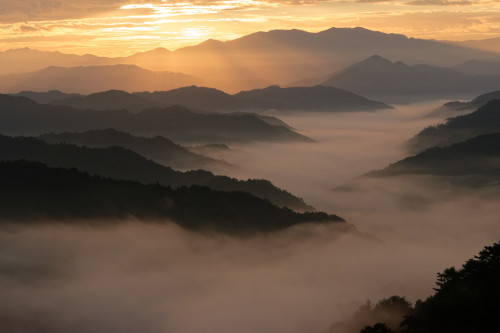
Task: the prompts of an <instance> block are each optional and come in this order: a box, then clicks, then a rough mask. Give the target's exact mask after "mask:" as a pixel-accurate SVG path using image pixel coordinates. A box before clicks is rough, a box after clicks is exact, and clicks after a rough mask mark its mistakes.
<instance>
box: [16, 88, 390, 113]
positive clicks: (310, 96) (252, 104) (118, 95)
mask: <svg viewBox="0 0 500 333" xmlns="http://www.w3.org/2000/svg"><path fill="white" fill-rule="evenodd" d="M13 95H15V96H24V97H28V98H31V99H33V100H35V101H37V102H39V103H46V104H49V103H50V104H53V105H67V106H71V107H73V108H76V109H83V110H86V109H90V110H101V111H103V110H121V109H126V110H129V111H133V112H139V111H142V110H145V109H149V108H152V107H167V106H172V105H183V106H185V107H188V108H191V109H199V110H204V111H216V112H218V111H222V112H229V111H240V112H242V111H247V112H248V111H255V112H260V111H268V110H275V111H324V112H341V111H367V110H379V109H389V108H391V106H389V105H387V104H384V103H381V102H376V101H372V100H369V99H367V98H364V97H362V96H358V95H356V94H353V93H350V92H348V91H344V90H341V89H337V88H334V87H326V86H314V87H301V88H280V87H278V86H271V87H268V88H265V89H256V90H251V91H242V92H239V93H237V94H234V95H230V94H227V93H225V92H223V91H221V90H217V89H214V88H206V87H197V86H190V87H182V88H177V89H172V90H168V91H155V92H138V93H133V94H130V93H127V92H125V91H120V90H110V91H104V92H99V93H94V94H90V95H86V96H84V95H79V94H64V93H62V92H60V91H48V92H47V93H41V92H31V91H22V92H20V93H17V94H13ZM262 119H263V120H265V119H269V118H262Z"/></svg>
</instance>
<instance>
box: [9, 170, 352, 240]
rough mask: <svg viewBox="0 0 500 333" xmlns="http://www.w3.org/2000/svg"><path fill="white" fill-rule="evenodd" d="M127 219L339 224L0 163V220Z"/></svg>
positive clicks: (198, 194)
mask: <svg viewBox="0 0 500 333" xmlns="http://www.w3.org/2000/svg"><path fill="white" fill-rule="evenodd" d="M131 217H132V218H139V219H141V220H144V221H152V222H157V223H165V222H168V221H174V222H175V223H177V224H179V225H180V226H181V227H183V228H186V229H190V230H200V231H215V232H223V233H228V234H232V235H251V234H254V233H261V232H272V231H278V230H282V229H285V228H288V227H291V226H293V225H296V224H299V223H311V222H314V223H332V222H335V223H339V222H344V220H343V219H341V218H340V217H338V216H335V215H328V214H326V213H296V212H294V211H292V210H290V209H288V208H279V207H277V206H275V205H273V204H272V203H270V202H269V201H268V200H265V199H259V198H257V197H255V196H253V195H251V194H248V193H244V192H223V191H215V190H211V189H209V188H207V187H200V186H192V187H180V188H177V189H172V188H170V187H164V186H161V185H159V184H152V185H144V184H141V183H139V182H134V181H123V180H114V179H111V178H103V177H100V176H90V175H89V174H87V173H82V172H80V171H77V170H76V169H63V168H49V167H47V166H45V165H43V164H41V163H37V162H28V161H13V162H5V161H3V162H0V221H3V222H10V223H19V222H24V223H37V222H39V221H47V220H48V221H52V222H66V223H92V224H98V225H104V224H108V223H115V222H116V221H117V220H118V219H127V218H131ZM348 228H349V226H348V225H346V229H348Z"/></svg>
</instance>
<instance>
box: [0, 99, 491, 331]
mask: <svg viewBox="0 0 500 333" xmlns="http://www.w3.org/2000/svg"><path fill="white" fill-rule="evenodd" d="M441 104H442V101H437V102H433V103H427V104H418V105H413V106H397V107H396V108H395V109H394V110H386V111H378V112H354V113H331V114H328V113H313V114H307V113H302V114H285V115H279V118H280V119H283V120H284V121H285V122H286V123H288V124H289V125H291V126H292V127H294V128H296V129H297V130H298V131H299V132H300V133H301V134H304V135H307V136H308V137H311V138H313V139H314V140H316V141H317V142H316V143H299V144H296V143H294V144H282V143H281V144H274V143H259V144H245V145H236V146H232V147H231V148H232V149H234V151H233V152H234V153H231V151H230V152H225V153H224V156H223V157H224V159H225V160H226V161H227V162H229V163H231V164H234V165H237V166H239V167H240V168H239V169H234V168H233V169H231V170H228V173H229V175H230V176H235V177H238V178H244V179H246V178H265V179H269V180H271V181H272V182H273V183H274V184H275V185H277V186H279V187H281V188H284V189H286V190H288V191H290V192H291V193H293V194H295V195H298V196H300V197H302V198H304V199H305V201H306V202H307V203H308V204H311V205H313V206H314V207H316V208H317V209H319V210H324V211H326V212H329V213H335V214H337V215H339V216H341V217H343V218H345V219H346V220H347V221H348V223H350V224H353V225H354V226H355V227H356V229H357V231H352V230H350V231H347V230H346V228H345V227H343V226H340V225H299V226H295V227H293V228H290V229H287V230H285V231H282V232H276V233H271V234H267V235H261V236H254V237H250V238H234V237H230V236H223V235H219V234H202V233H194V232H188V231H185V230H182V229H180V228H179V227H177V226H176V225H174V224H146V223H142V222H141V221H125V222H123V221H121V222H120V223H116V224H112V225H108V226H106V227H91V226H72V225H70V224H57V225H55V224H51V223H50V222H49V223H40V224H39V225H37V226H33V225H31V226H13V225H8V224H5V225H4V226H3V227H2V229H1V230H0V281H1V283H0V294H1V295H2V299H3V300H5V301H3V302H2V303H3V305H0V318H1V320H0V325H2V327H1V330H2V331H11V329H12V328H14V327H15V328H17V329H18V331H20V332H69V331H71V332H75V333H78V332H126V333H128V332H183V333H191V332H193V333H194V332H208V333H210V332H242V333H246V332H249V333H250V332H263V333H266V332H275V333H282V332H283V333H284V332H287V333H299V332H311V333H313V332H326V331H327V330H328V328H329V326H330V324H332V323H333V322H335V321H338V320H342V319H345V318H346V317H349V316H350V315H351V314H352V312H353V311H354V310H355V309H357V308H358V307H359V306H360V305H361V304H363V303H365V301H366V300H367V299H371V300H372V301H376V300H378V299H381V298H383V297H388V296H391V295H395V294H398V295H402V296H406V297H407V298H408V300H410V301H412V302H414V301H415V300H417V299H418V298H426V297H427V296H428V295H430V294H431V293H432V291H433V290H432V288H433V287H434V281H435V277H436V274H437V273H438V272H440V271H442V270H443V269H445V268H447V267H450V266H452V265H455V266H459V265H461V264H462V263H463V262H464V261H465V260H466V259H468V258H470V257H471V256H473V255H474V254H475V253H477V252H478V251H479V250H480V249H481V248H482V247H483V246H485V245H488V244H491V243H492V242H494V241H497V240H498V235H499V232H500V226H499V225H498V216H500V207H498V204H497V203H498V200H497V199H498V190H495V189H494V188H492V189H483V190H480V189H470V190H465V189H463V190H461V191H457V190H456V189H455V188H453V187H450V186H448V185H447V184H446V183H445V182H444V183H441V182H438V181H437V180H435V179H432V178H430V177H398V178H391V179H368V180H363V179H355V178H356V177H358V176H359V175H361V174H364V173H366V172H368V171H370V170H373V169H380V168H383V167H385V166H387V165H389V163H391V162H396V161H398V160H400V159H402V158H404V157H406V156H408V153H407V152H406V151H405V148H404V143H405V142H406V140H408V139H409V138H411V137H412V136H413V135H414V134H416V133H417V132H419V131H420V130H421V129H423V128H424V127H426V126H429V125H432V124H435V123H437V122H440V121H442V120H443V118H440V117H439V116H433V117H428V114H429V113H430V112H432V111H433V110H434V109H435V108H436V107H437V106H439V105H441ZM216 157H220V156H216ZM7 304H8V305H7ZM19 327H21V330H19Z"/></svg>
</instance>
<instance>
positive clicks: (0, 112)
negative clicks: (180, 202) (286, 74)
mask: <svg viewBox="0 0 500 333" xmlns="http://www.w3.org/2000/svg"><path fill="white" fill-rule="evenodd" d="M107 128H115V129H117V130H119V131H124V132H127V133H132V134H136V135H142V136H154V135H161V136H165V137H168V138H169V139H171V140H174V141H175V142H197V143H228V142H252V141H274V142H293V141H300V142H311V141H312V140H311V139H309V138H307V137H305V136H303V135H300V134H299V133H297V132H295V131H293V130H291V129H289V128H286V127H283V126H275V125H271V124H269V123H268V122H266V121H264V120H262V119H260V118H259V117H258V116H255V115H251V114H207V113H196V112H193V111H190V110H188V109H186V108H184V107H181V106H172V107H168V108H152V109H147V110H144V111H141V112H139V113H132V112H129V111H126V110H117V111H93V110H77V109H73V108H71V107H68V106H55V105H41V104H37V103H35V102H34V101H32V100H30V99H28V98H24V97H13V96H8V95H0V132H1V133H4V134H7V135H41V134H45V133H50V132H84V131H88V130H95V129H107Z"/></svg>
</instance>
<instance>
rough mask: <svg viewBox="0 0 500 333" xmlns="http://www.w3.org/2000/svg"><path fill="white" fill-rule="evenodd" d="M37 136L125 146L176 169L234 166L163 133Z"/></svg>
mask: <svg viewBox="0 0 500 333" xmlns="http://www.w3.org/2000/svg"><path fill="white" fill-rule="evenodd" d="M38 138H39V139H41V140H43V141H45V142H47V143H67V144H74V145H77V146H85V147H91V148H107V147H123V148H126V149H129V150H132V151H134V152H136V153H138V154H139V155H142V156H144V157H146V158H149V159H152V160H154V161H155V162H157V163H160V164H163V165H166V166H169V167H171V168H173V169H177V170H197V169H203V170H210V171H214V170H227V169H230V168H235V166H232V165H230V164H228V163H226V162H224V161H220V160H216V159H213V158H210V157H206V156H202V155H200V154H196V153H193V152H191V151H189V150H188V149H187V148H185V147H183V146H181V145H178V144H176V143H174V142H172V141H171V140H169V139H167V138H165V137H162V136H155V137H152V138H145V137H138V136H133V135H131V134H128V133H125V132H120V131H117V130H115V129H111V128H110V129H105V130H92V131H87V132H82V133H68V132H66V133H49V134H44V135H41V136H39V137H38Z"/></svg>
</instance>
